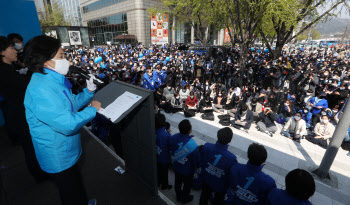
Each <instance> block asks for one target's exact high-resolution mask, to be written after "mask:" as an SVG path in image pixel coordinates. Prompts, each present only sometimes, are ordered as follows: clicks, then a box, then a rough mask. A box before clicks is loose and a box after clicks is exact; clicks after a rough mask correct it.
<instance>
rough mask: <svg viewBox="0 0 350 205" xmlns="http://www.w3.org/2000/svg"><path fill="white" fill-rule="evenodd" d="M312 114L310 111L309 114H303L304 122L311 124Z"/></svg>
mask: <svg viewBox="0 0 350 205" xmlns="http://www.w3.org/2000/svg"><path fill="white" fill-rule="evenodd" d="M311 118H312V113H311V112H310V111H309V112H308V113H306V114H305V113H303V120H305V122H306V124H311Z"/></svg>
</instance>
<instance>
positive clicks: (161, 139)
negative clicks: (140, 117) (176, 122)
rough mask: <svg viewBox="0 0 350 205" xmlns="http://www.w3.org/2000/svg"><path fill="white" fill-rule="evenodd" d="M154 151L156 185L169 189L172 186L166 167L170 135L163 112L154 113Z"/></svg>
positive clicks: (167, 165) (168, 157) (168, 158)
mask: <svg viewBox="0 0 350 205" xmlns="http://www.w3.org/2000/svg"><path fill="white" fill-rule="evenodd" d="M155 127H156V152H157V176H158V186H161V189H162V190H166V189H171V188H172V187H173V186H171V185H169V182H168V169H169V164H170V154H169V150H168V147H169V140H170V138H171V135H170V134H169V132H168V131H167V130H166V121H165V116H164V115H163V114H160V113H158V114H156V116H155Z"/></svg>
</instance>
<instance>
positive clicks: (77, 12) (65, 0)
mask: <svg viewBox="0 0 350 205" xmlns="http://www.w3.org/2000/svg"><path fill="white" fill-rule="evenodd" d="M51 2H52V3H53V2H56V3H57V4H58V5H59V6H60V7H61V8H62V10H63V11H64V18H65V20H66V21H68V22H71V26H82V25H83V22H82V17H81V9H80V2H79V0H51Z"/></svg>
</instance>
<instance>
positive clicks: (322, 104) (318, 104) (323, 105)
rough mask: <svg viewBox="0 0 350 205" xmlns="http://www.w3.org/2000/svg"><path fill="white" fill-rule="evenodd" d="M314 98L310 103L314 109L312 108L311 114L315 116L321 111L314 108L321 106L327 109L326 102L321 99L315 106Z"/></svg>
mask: <svg viewBox="0 0 350 205" xmlns="http://www.w3.org/2000/svg"><path fill="white" fill-rule="evenodd" d="M315 100H316V97H313V98H311V100H310V103H311V104H314V106H313V107H314V108H312V114H313V115H317V114H318V113H320V112H321V109H318V108H316V107H318V106H322V108H328V101H327V100H326V99H321V100H320V101H319V102H318V103H316V104H315Z"/></svg>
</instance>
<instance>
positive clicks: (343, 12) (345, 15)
mask: <svg viewBox="0 0 350 205" xmlns="http://www.w3.org/2000/svg"><path fill="white" fill-rule="evenodd" d="M331 6H332V1H328V2H327V4H326V5H325V6H324V7H323V8H320V9H318V12H319V13H320V14H321V12H322V13H323V12H325V11H327V10H328V9H329V8H330V7H331ZM339 11H341V12H340V14H339V18H347V19H350V15H349V12H348V11H346V10H345V8H344V6H343V5H342V4H340V5H339V6H338V7H337V10H335V12H339Z"/></svg>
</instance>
